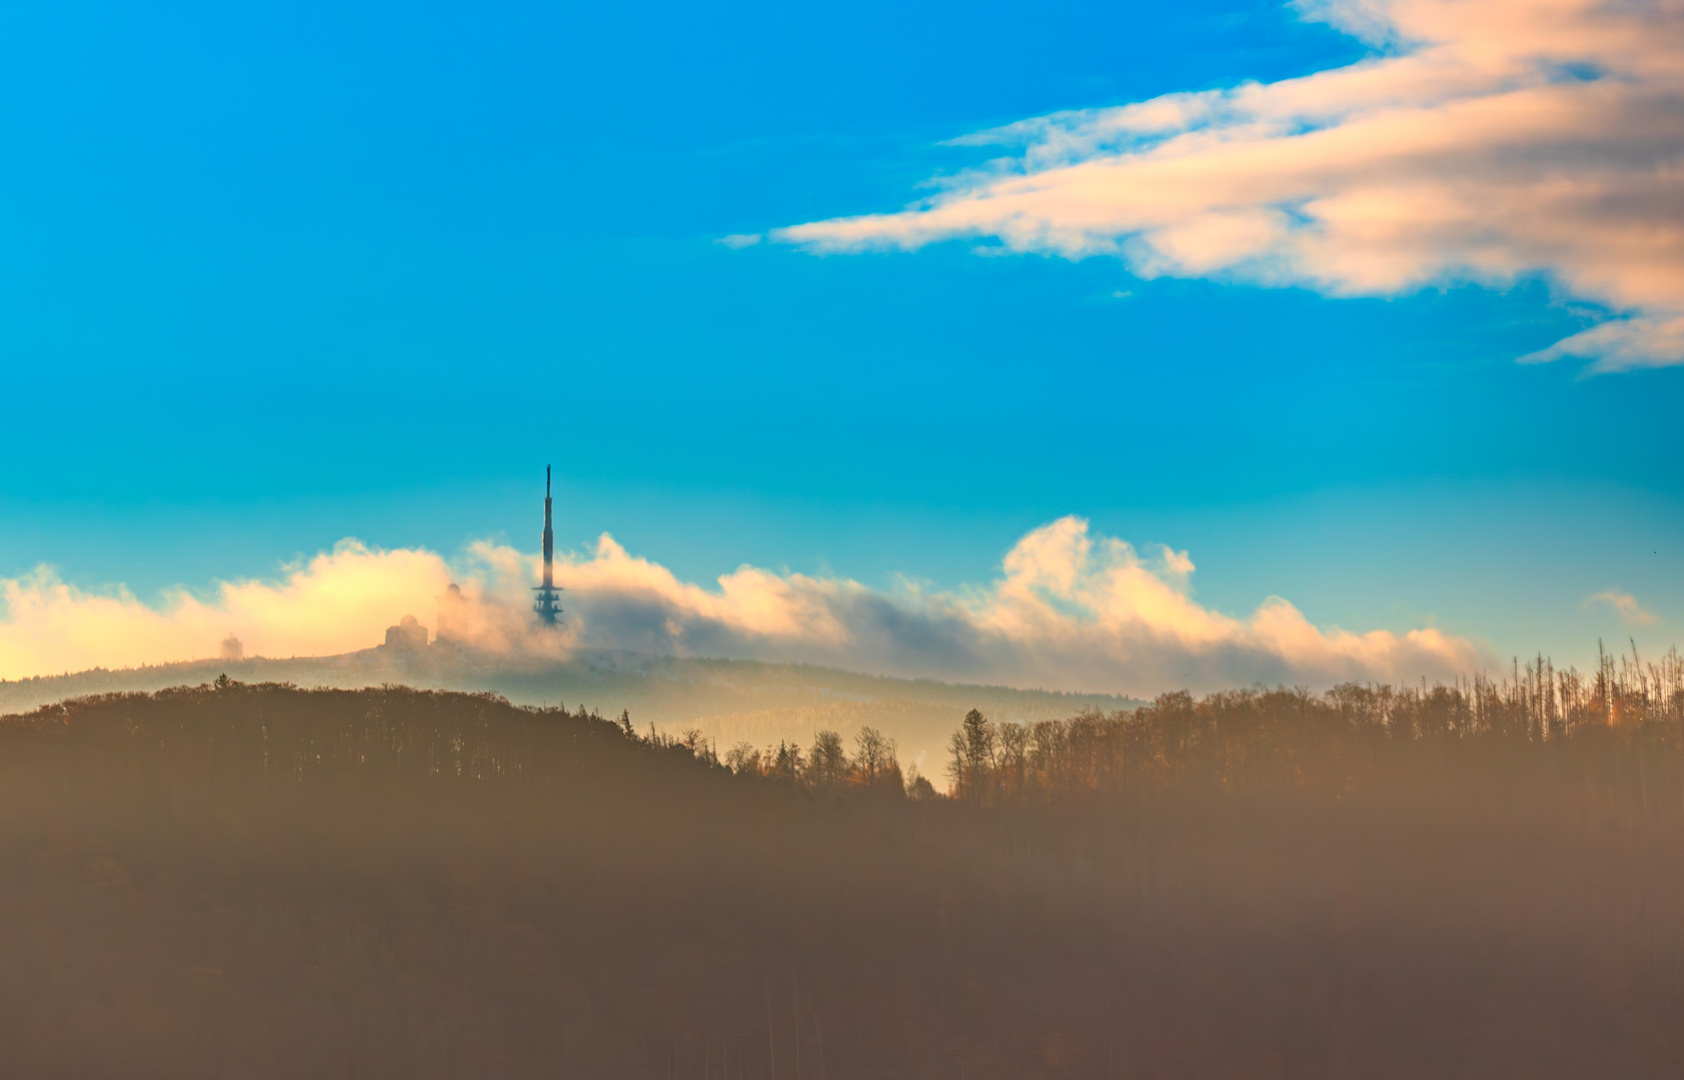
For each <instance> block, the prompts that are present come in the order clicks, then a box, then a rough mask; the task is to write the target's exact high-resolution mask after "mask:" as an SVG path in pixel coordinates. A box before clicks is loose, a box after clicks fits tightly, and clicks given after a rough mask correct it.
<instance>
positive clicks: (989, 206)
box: [772, 0, 1684, 371]
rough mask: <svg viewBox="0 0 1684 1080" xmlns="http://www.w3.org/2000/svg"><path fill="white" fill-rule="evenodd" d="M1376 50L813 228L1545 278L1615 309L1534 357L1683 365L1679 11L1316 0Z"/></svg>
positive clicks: (1331, 276)
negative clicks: (897, 208)
mask: <svg viewBox="0 0 1684 1080" xmlns="http://www.w3.org/2000/svg"><path fill="white" fill-rule="evenodd" d="M1295 6H1296V7H1297V8H1298V9H1299V11H1300V13H1301V14H1303V15H1304V16H1305V17H1307V18H1312V19H1316V20H1320V21H1325V22H1329V23H1332V24H1333V25H1335V26H1337V27H1339V28H1340V29H1342V30H1344V31H1346V32H1348V33H1350V34H1353V35H1355V36H1357V37H1359V38H1361V39H1362V40H1364V41H1366V42H1368V43H1369V44H1371V45H1372V46H1373V47H1374V49H1375V53H1376V55H1374V56H1372V57H1371V58H1369V59H1366V60H1364V61H1362V62H1360V63H1357V64H1353V65H1351V66H1349V67H1345V68H1338V69H1334V70H1330V71H1323V72H1320V73H1317V74H1314V75H1309V76H1306V77H1303V78H1296V79H1287V80H1283V81H1280V82H1274V83H1267V84H1257V83H1248V84H1245V85H1242V86H1238V87H1235V88H1233V89H1228V90H1211V91H1204V92H1197V93H1176V94H1167V95H1165V96H1163V97H1158V98H1154V99H1152V100H1149V101H1144V102H1139V103H1136V104H1132V105H1126V106H1122V107H1118V108H1108V109H1096V110H1090V111H1082V112H1068V113H1057V114H1054V115H1051V116H1045V117H1041V118H1038V119H1033V120H1026V121H1023V122H1022V123H1018V124H1013V125H1011V126H1009V127H1005V128H1001V129H998V130H994V131H988V132H983V133H981V134H978V135H974V136H971V137H969V138H968V139H963V140H959V141H960V142H962V143H963V142H968V143H973V144H1002V145H1010V146H1018V147H1021V148H1022V149H1021V152H1020V153H1018V154H1017V155H1016V156H1014V157H1011V158H1007V159H1003V160H1001V161H997V162H994V163H993V164H992V165H990V166H989V167H988V168H985V169H982V170H979V171H975V172H971V173H968V174H965V175H961V176H959V177H957V178H954V179H952V180H951V181H949V182H947V183H946V184H945V185H944V188H945V189H944V190H943V191H941V193H940V194H938V195H936V196H935V197H933V198H930V199H927V200H925V201H923V202H921V203H919V204H916V205H914V206H912V207H910V208H909V209H907V210H904V211H902V212H900V213H891V214H869V215H865V216H860V217H848V218H838V219H835V220H830V221H819V222H813V223H809V224H804V225H797V226H793V227H790V228H785V229H781V230H777V231H775V232H774V233H773V234H772V235H773V236H774V238H776V239H781V240H784V241H787V242H792V243H796V244H800V245H804V246H806V247H809V248H812V249H816V250H823V251H858V250H866V249H873V248H916V247H919V246H921V245H924V244H928V243H931V242H934V241H938V240H944V239H951V238H955V237H992V238H996V239H997V240H998V241H999V242H1000V243H1002V244H1003V245H1004V246H1005V247H1006V248H1007V249H1009V250H1013V251H1019V252H1041V253H1049V254H1057V255H1062V256H1066V257H1069V258H1081V257H1083V256H1088V255H1096V254H1105V255H1117V256H1121V257H1123V258H1124V259H1126V260H1127V261H1128V262H1129V264H1130V265H1131V266H1132V268H1133V269H1134V270H1135V271H1136V272H1138V273H1140V274H1142V275H1145V276H1154V275H1173V276H1186V277H1203V276H1218V277H1226V278H1230V279H1235V280H1243V281H1250V282H1254V283H1259V284H1265V285H1301V286H1308V287H1311V288H1314V289H1318V290H1320V291H1322V292H1324V293H1326V294H1329V295H1335V296H1358V295H1366V296H1379V295H1394V294H1398V293H1402V292H1405V291H1410V290H1414V289H1418V288H1420V287H1423V286H1429V285H1434V284H1442V283H1448V282H1452V281H1473V282H1479V283H1485V284H1490V285H1499V286H1500V285H1504V284H1506V283H1510V282H1513V281H1515V280H1516V279H1518V278H1522V277H1526V276H1531V275H1541V276H1544V277H1546V278H1548V279H1549V280H1551V281H1552V282H1554V283H1555V285H1556V286H1557V287H1558V288H1559V289H1561V290H1562V291H1563V292H1564V293H1565V294H1567V295H1569V296H1571V297H1575V298H1578V299H1580V300H1586V301H1591V302H1594V303H1595V304H1598V305H1601V306H1602V307H1604V308H1606V309H1607V311H1608V312H1609V313H1610V317H1609V318H1607V319H1606V320H1605V321H1603V322H1601V323H1600V324H1598V325H1595V326H1592V327H1590V328H1589V329H1587V330H1585V331H1583V332H1582V333H1578V334H1575V335H1573V336H1571V337H1569V338H1567V339H1565V340H1563V341H1559V342H1556V343H1555V344H1553V345H1551V346H1549V347H1548V348H1545V349H1543V350H1541V351H1539V352H1536V353H1533V354H1531V355H1530V356H1528V357H1524V358H1522V359H1526V360H1531V361H1548V360H1554V359H1557V358H1560V357H1564V356H1578V357H1584V358H1588V359H1591V360H1593V361H1594V363H1593V365H1592V368H1593V370H1598V371H1614V370H1621V369H1630V368H1637V367H1646V366H1658V365H1668V364H1678V363H1684V0H1612V2H1604V0H1299V3H1297V4H1296V5H1295Z"/></svg>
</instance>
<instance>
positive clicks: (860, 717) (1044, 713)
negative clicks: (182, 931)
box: [0, 645, 1144, 772]
mask: <svg viewBox="0 0 1684 1080" xmlns="http://www.w3.org/2000/svg"><path fill="white" fill-rule="evenodd" d="M222 674H226V675H228V676H229V677H230V678H233V679H237V680H240V681H242V682H253V683H256V682H288V683H293V684H296V685H298V686H304V687H334V688H341V689H356V688H359V687H365V686H379V685H381V684H383V683H394V684H402V685H405V686H412V687H417V688H423V689H435V690H463V691H470V692H476V693H477V692H481V691H490V692H493V693H497V694H501V695H503V696H504V697H506V698H508V699H509V700H510V701H512V702H514V703H515V704H517V705H539V706H545V705H568V706H572V707H574V708H575V709H577V708H581V707H582V708H584V709H586V710H594V711H596V712H598V713H601V714H603V715H614V716H617V715H619V713H620V712H621V711H623V710H630V711H631V713H632V715H634V716H635V717H637V722H638V725H639V728H640V729H645V728H647V727H648V726H649V725H651V724H653V725H654V726H655V727H656V729H657V730H658V731H661V732H664V733H668V734H679V733H682V732H685V731H697V732H700V733H701V735H702V737H704V738H706V739H708V740H709V741H710V742H711V743H712V744H713V745H715V746H717V747H719V748H720V749H721V752H723V749H724V748H725V747H729V746H732V745H734V744H736V743H738V742H742V741H744V740H747V741H749V742H752V743H754V744H756V745H769V744H773V743H777V742H780V741H783V742H790V743H794V744H798V745H807V744H808V743H810V742H811V741H812V739H813V735H814V733H815V732H818V731H822V730H827V729H834V730H842V731H852V730H855V729H857V728H858V727H860V726H861V725H871V726H874V727H876V728H878V729H880V730H882V731H884V732H886V733H887V734H888V735H889V736H890V737H891V738H894V739H895V740H896V742H897V743H898V745H899V746H900V748H901V756H902V757H903V758H904V759H905V760H907V761H908V762H917V761H920V760H924V761H926V762H934V763H936V765H935V768H936V771H938V772H939V760H940V758H941V756H942V754H943V752H944V748H945V746H946V743H947V737H948V735H949V733H950V732H951V730H952V727H953V718H954V717H955V716H961V715H963V714H964V712H965V710H967V709H970V708H973V707H977V708H982V709H984V710H986V711H987V712H988V714H989V715H990V716H993V717H996V718H998V719H1000V720H1024V721H1033V720H1046V719H1053V718H1058V717H1064V716H1069V715H1072V714H1073V713H1076V712H1080V711H1081V710H1083V709H1100V710H1103V711H1115V710H1117V709H1121V708H1128V707H1132V706H1135V705H1140V704H1144V703H1143V702H1141V701H1138V700H1136V699H1131V698H1127V697H1120V696H1116V695H1111V694H1073V693H1064V692H1059V691H1043V690H1017V689H1012V688H1009V687H1001V686H976V685H965V684H951V683H945V682H938V681H935V680H930V679H896V678H891V677H887V676H877V675H865V674H860V673H857V672H850V671H841V670H837V669H835V668H824V667H816V666H813V665H807V664H772V663H762V662H757V661H752V660H717V659H685V658H678V657H672V656H657V655H649V654H642V653H634V652H627V651H624V650H621V651H607V650H586V649H580V650H576V651H575V652H574V653H572V654H571V655H570V656H569V657H568V658H567V659H566V660H562V661H557V660H552V659H549V658H544V657H538V658H532V659H528V660H526V661H524V662H521V661H518V660H511V659H510V658H509V657H508V656H506V655H501V654H496V653H489V654H488V653H481V652H477V651H475V650H472V649H465V648H453V647H440V646H436V645H432V646H425V647H420V648H410V647H393V646H382V647H379V648H374V649H364V650H361V651H359V652H354V653H346V654H343V655H340V656H325V657H296V658H291V659H274V658H265V657H243V658H240V659H226V660H201V661H192V662H187V663H180V664H161V665H157V666H154V667H140V668H118V669H109V670H108V669H95V670H91V671H81V672H76V673H66V674H63V675H56V676H43V677H37V678H28V679H16V680H11V681H6V680H0V715H4V714H5V713H17V712H27V711H29V710H31V709H35V708H37V707H39V706H41V705H46V704H50V703H53V702H58V701H63V700H65V699H67V698H72V697H80V696H83V695H88V694H104V693H112V692H119V691H138V690H147V691H150V690H161V689H164V688H166V687H171V686H181V685H189V686H191V685H197V684H199V683H207V682H210V681H212V680H214V679H215V678H216V677H217V676H218V675H222Z"/></svg>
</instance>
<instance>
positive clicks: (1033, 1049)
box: [0, 653, 1684, 1080]
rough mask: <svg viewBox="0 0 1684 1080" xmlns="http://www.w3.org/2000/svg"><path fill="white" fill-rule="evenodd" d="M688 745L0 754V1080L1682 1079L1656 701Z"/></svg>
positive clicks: (1564, 676) (227, 699)
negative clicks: (921, 747) (943, 741)
mask: <svg viewBox="0 0 1684 1080" xmlns="http://www.w3.org/2000/svg"><path fill="white" fill-rule="evenodd" d="M953 728H954V731H953V736H952V740H951V744H950V755H949V760H948V762H947V767H946V770H945V773H944V775H941V776H934V777H929V776H919V775H916V773H915V771H914V770H912V769H910V768H907V769H905V770H903V769H902V767H901V765H900V764H899V762H898V761H897V755H896V748H895V746H894V744H893V742H892V741H891V740H890V739H888V738H887V737H885V736H884V735H883V734H882V733H881V732H880V731H878V730H877V729H876V728H874V727H872V726H870V725H865V726H861V727H860V728H858V729H857V730H855V731H852V732H847V733H843V732H834V731H821V732H820V733H819V734H818V736H817V737H816V738H815V739H814V740H813V742H812V743H811V744H810V745H805V746H796V745H792V744H790V743H788V742H785V743H782V744H779V745H774V746H770V747H766V746H754V745H751V744H748V743H742V744H738V745H736V746H733V747H730V748H726V749H723V750H722V749H721V748H719V747H717V746H715V745H714V744H713V743H711V742H710V741H708V740H707V739H705V738H703V737H702V736H701V735H700V733H699V732H689V733H670V732H669V733H662V732H659V731H656V730H654V729H653V728H649V727H644V728H642V729H640V728H639V726H638V724H637V723H636V722H635V721H634V720H633V718H632V717H631V716H630V715H628V714H626V713H621V714H620V715H619V716H618V717H617V718H605V717H602V716H598V715H596V714H594V713H590V712H586V711H568V710H567V709H565V708H562V707H559V706H557V707H548V708H532V707H522V706H516V705H513V704H510V703H509V702H508V701H506V700H504V699H502V698H500V697H498V696H496V695H491V694H464V693H449V692H438V691H419V690H413V689H409V688H406V687H402V686H395V685H388V686H382V687H373V688H367V689H361V690H306V689H300V688H297V687H294V686H290V685H285V684H255V685H252V684H243V683H240V682H238V681H235V680H231V679H228V678H227V677H222V678H219V679H218V680H217V681H216V682H215V683H210V684H205V685H201V686H198V687H179V688H174V689H167V690H162V691H158V692H156V693H151V694H140V693H126V694H107V695H102V696H96V697H88V698H81V699H77V700H73V701H67V702H64V703H61V704H55V705H50V706H44V707H42V708H39V709H37V710H35V711H33V712H30V713H27V714H23V715H17V716H10V717H5V718H3V719H0V935H3V947H0V1045H3V1046H4V1047H5V1048H6V1060H7V1065H8V1068H7V1071H8V1073H9V1074H10V1075H20V1076H24V1075H27V1076H66V1077H69V1076H75V1077H88V1076H124V1077H141V1076H170V1077H197V1076H230V1075H237V1076H252V1077H270V1076H272V1077H292V1076H313V1077H314V1076H324V1077H328V1076H344V1077H351V1076H359V1077H360V1076H422V1077H427V1076H438V1077H447V1076H448V1077H469V1076H479V1077H525V1076H545V1077H553V1076H563V1077H573V1076H578V1077H636V1078H646V1077H647V1078H668V1080H679V1078H694V1080H711V1078H717V1080H739V1078H741V1080H832V1078H835V1080H847V1078H853V1077H861V1078H865V1077H909V1078H910V1077H936V1078H947V1077H952V1078H955V1080H990V1078H994V1077H999V1078H1006V1077H1129V1078H1135V1077H1139V1078H1147V1077H1188V1078H1192V1077H1200V1078H1211V1077H1282V1078H1285V1077H1507V1076H1514V1077H1521V1076H1525V1077H1585V1076H1663V1075H1664V1076H1673V1075H1677V1074H1678V1072H1679V1068H1680V1065H1681V1064H1684V1031H1681V1030H1680V1027H1679V1025H1678V1024H1677V1017H1678V1016H1679V1015H1680V1009H1681V1008H1684V859H1680V857H1679V856H1680V854H1681V853H1684V848H1681V844H1684V665H1681V664H1680V661H1679V658H1678V657H1677V655H1676V654H1669V655H1668V656H1666V657H1663V658H1661V659H1659V660H1658V661H1655V662H1649V663H1646V662H1643V661H1642V660H1641V659H1640V658H1639V657H1637V656H1636V655H1635V653H1634V654H1633V655H1631V656H1628V657H1618V658H1616V657H1608V656H1605V657H1604V658H1603V660H1602V662H1601V663H1599V665H1598V667H1597V669H1596V670H1595V671H1594V672H1591V673H1589V674H1580V673H1578V672H1574V671H1568V672H1558V671H1555V670H1553V669H1552V668H1551V667H1550V666H1549V664H1548V663H1547V661H1544V660H1541V659H1540V660H1537V661H1535V662H1534V663H1533V664H1531V665H1529V666H1526V667H1522V666H1520V665H1519V664H1516V665H1515V667H1514V668H1513V669H1512V671H1511V672H1510V673H1509V674H1508V676H1507V677H1506V678H1502V679H1499V680H1486V679H1477V680H1473V681H1470V682H1467V683H1465V684H1458V685H1453V686H1433V687H1429V686H1424V685H1423V686H1414V687H1382V686H1366V685H1346V686H1340V687H1336V688H1334V689H1333V690H1331V691H1328V692H1326V693H1312V692H1309V691H1306V690H1302V689H1285V688H1277V689H1273V690H1265V689H1253V690H1244V691H1233V692H1226V693H1218V694H1212V695H1209V696H1206V697H1203V698H1195V697H1193V696H1191V695H1188V694H1184V693H1182V694H1166V695H1164V696H1161V697H1159V698H1158V699H1157V700H1155V701H1153V702H1152V703H1150V704H1147V705H1145V706H1142V707H1140V708H1137V709H1129V710H1121V711H1115V712H1099V711H1086V712H1081V713H1078V714H1077V715H1074V716H1070V717H1067V718H1065V719H1061V720H1042V721H1036V722H1033V723H1027V724H1024V723H1001V722H996V721H995V720H992V719H990V718H989V717H987V716H986V715H984V714H983V713H982V712H981V711H979V710H976V709H972V710H970V711H969V712H968V713H966V714H962V715H955V716H954V718H953Z"/></svg>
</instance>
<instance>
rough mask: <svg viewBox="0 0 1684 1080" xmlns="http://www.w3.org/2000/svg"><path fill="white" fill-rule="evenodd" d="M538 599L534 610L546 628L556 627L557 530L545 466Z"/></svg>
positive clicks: (558, 607)
mask: <svg viewBox="0 0 1684 1080" xmlns="http://www.w3.org/2000/svg"><path fill="white" fill-rule="evenodd" d="M532 591H533V592H536V593H537V594H538V598H537V599H536V600H534V601H533V603H532V610H533V611H536V612H537V613H538V619H539V621H540V622H542V623H543V624H544V625H545V626H554V625H555V624H556V623H557V622H558V621H559V619H558V616H560V615H561V590H560V589H558V588H556V587H555V530H554V529H553V528H552V527H551V523H550V467H549V466H548V465H545V466H544V583H543V584H542V585H536V586H533V590H532Z"/></svg>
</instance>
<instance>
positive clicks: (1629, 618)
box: [1585, 589, 1659, 626]
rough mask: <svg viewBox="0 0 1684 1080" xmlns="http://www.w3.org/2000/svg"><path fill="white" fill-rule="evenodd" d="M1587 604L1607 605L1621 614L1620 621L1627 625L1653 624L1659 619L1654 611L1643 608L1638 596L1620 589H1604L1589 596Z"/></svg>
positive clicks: (1587, 605) (1588, 605) (1594, 605)
mask: <svg viewBox="0 0 1684 1080" xmlns="http://www.w3.org/2000/svg"><path fill="white" fill-rule="evenodd" d="M1585 606H1586V607H1597V606H1601V607H1607V608H1608V609H1610V610H1612V611H1613V612H1614V613H1615V614H1617V615H1619V617H1620V621H1621V622H1623V623H1625V624H1626V625H1627V626H1653V625H1655V623H1656V622H1658V621H1659V620H1658V619H1657V618H1656V617H1655V614H1654V613H1653V612H1650V611H1645V610H1643V605H1641V604H1639V603H1638V602H1637V597H1635V596H1633V595H1631V594H1630V593H1628V592H1624V591H1622V590H1620V589H1603V590H1602V591H1601V592H1599V593H1596V594H1595V595H1593V596H1587V597H1586V598H1585Z"/></svg>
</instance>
